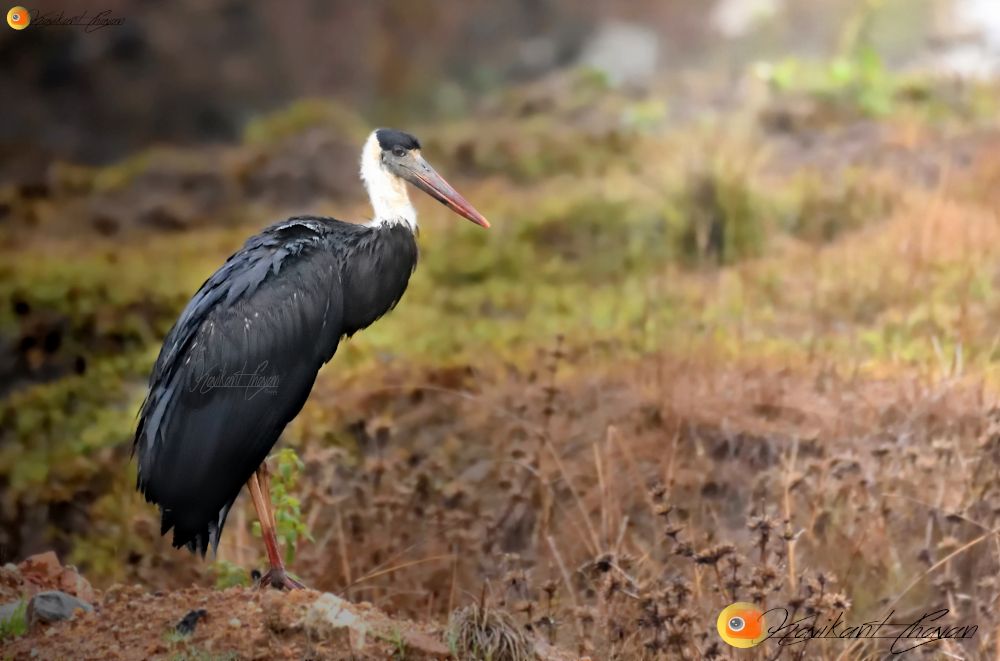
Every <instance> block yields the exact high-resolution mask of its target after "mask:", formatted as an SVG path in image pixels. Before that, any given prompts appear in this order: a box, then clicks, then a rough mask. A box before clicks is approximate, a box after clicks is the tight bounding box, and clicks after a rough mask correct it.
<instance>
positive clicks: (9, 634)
mask: <svg viewBox="0 0 1000 661" xmlns="http://www.w3.org/2000/svg"><path fill="white" fill-rule="evenodd" d="M27 631H28V602H26V601H21V602H19V603H18V605H17V608H15V609H14V612H13V613H11V614H10V615H9V616H7V617H6V618H3V619H0V640H7V639H8V638H17V637H18V636H23V635H24V634H25V633H27Z"/></svg>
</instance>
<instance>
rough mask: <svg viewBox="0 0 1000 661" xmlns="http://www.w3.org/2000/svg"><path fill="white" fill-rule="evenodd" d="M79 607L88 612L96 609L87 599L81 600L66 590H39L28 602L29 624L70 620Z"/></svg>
mask: <svg viewBox="0 0 1000 661" xmlns="http://www.w3.org/2000/svg"><path fill="white" fill-rule="evenodd" d="M78 609H79V610H83V611H86V612H88V613H92V612H93V611H94V607H93V606H91V605H90V604H88V603H87V602H86V601H81V600H80V599H77V598H76V597H74V596H72V595H69V594H66V593H65V592H59V591H56V590H50V591H48V592H39V593H38V594H36V595H35V596H34V597H32V598H31V601H29V602H28V624H29V625H30V626H32V627H34V626H35V625H36V624H38V623H39V622H59V621H60V620H68V619H70V618H71V617H73V614H74V613H76V611H77V610H78Z"/></svg>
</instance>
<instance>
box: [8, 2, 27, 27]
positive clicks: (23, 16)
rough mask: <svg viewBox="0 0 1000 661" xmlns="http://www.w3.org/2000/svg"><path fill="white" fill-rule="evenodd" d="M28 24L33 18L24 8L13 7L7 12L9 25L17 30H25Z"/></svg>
mask: <svg viewBox="0 0 1000 661" xmlns="http://www.w3.org/2000/svg"><path fill="white" fill-rule="evenodd" d="M28 23H31V16H29V15H28V10H27V9H25V8H24V7H21V6H20V5H19V6H17V7H11V8H10V11H9V12H7V25H9V26H11V27H12V28H14V29H15V30H23V29H24V28H26V27H28Z"/></svg>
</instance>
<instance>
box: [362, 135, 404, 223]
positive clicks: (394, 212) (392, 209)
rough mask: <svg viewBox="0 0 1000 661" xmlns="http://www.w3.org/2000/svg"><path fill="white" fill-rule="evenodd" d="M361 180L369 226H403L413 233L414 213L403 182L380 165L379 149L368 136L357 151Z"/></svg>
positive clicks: (376, 141)
mask: <svg viewBox="0 0 1000 661" xmlns="http://www.w3.org/2000/svg"><path fill="white" fill-rule="evenodd" d="M361 180H362V181H363V182H365V189H366V190H367V191H368V197H369V199H370V200H371V203H372V209H373V210H374V211H375V216H374V218H372V220H371V222H370V223H369V225H373V226H377V225H389V224H400V225H406V226H407V227H408V228H410V231H416V229H417V210H416V209H414V208H413V204H411V203H410V195H409V193H408V192H407V190H406V182H405V181H403V180H402V179H400V178H399V177H397V176H396V175H394V174H392V173H391V172H389V171H388V170H386V169H385V167H383V165H382V148H381V147H380V146H379V143H378V138H376V137H375V134H374V133H372V134H371V136H369V138H368V140H367V142H365V147H364V149H363V150H362V151H361Z"/></svg>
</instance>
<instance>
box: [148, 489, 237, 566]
mask: <svg viewBox="0 0 1000 661" xmlns="http://www.w3.org/2000/svg"><path fill="white" fill-rule="evenodd" d="M233 501H235V498H234V499H233V500H231V501H229V503H228V504H227V505H226V506H225V507H223V508H222V509H221V510H220V511H219V513H218V516H217V518H215V519H209V520H207V521H206V520H205V519H204V518H203V516H201V515H200V513H198V514H195V515H193V516H191V515H188V516H185V515H184V513H182V512H177V511H173V510H169V509H164V508H162V507H161V508H160V535H166V534H167V533H168V532H169V531H170V530H171V529H173V531H174V536H173V540H172V542H171V543H172V544H173V547H174V548H177V549H179V548H182V547H186V548H187V550H189V551H191V553H197V554H200V555H201V557H203V558H204V557H205V555H206V554H207V553H208V547H209V546H211V547H212V554H213V555H215V554H217V553H218V552H219V538H220V537H221V536H222V529H223V528H224V527H225V525H226V517H227V516H229V509H230V508H231V507H232V506H233Z"/></svg>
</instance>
